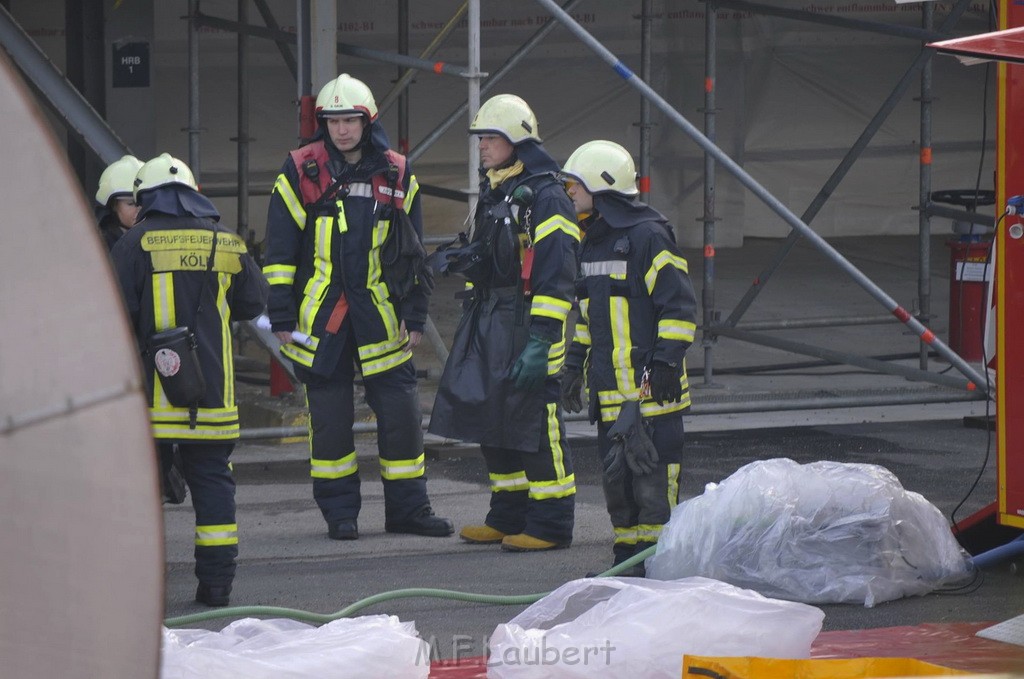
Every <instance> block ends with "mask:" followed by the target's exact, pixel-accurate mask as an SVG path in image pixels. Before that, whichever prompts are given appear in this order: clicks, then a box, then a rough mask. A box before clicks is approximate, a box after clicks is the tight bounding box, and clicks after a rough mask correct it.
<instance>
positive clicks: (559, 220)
mask: <svg viewBox="0 0 1024 679" xmlns="http://www.w3.org/2000/svg"><path fill="white" fill-rule="evenodd" d="M556 231H563V232H565V233H566V234H568V235H569V237H570V238H573V239H575V240H576V241H579V239H580V227H578V226H576V224H575V223H574V222H573V221H571V220H569V219H566V218H565V217H563V216H562V215H554V216H553V217H550V218H548V219H546V220H544V221H543V222H541V223H540V224H538V225H537V228H536V229H534V232H533V234H534V235H533V244H534V245H536V244H537V243H539V242H540V241H541V240H543V239H544V238H546V237H547V236H550V235H551V234H553V233H555V232H556Z"/></svg>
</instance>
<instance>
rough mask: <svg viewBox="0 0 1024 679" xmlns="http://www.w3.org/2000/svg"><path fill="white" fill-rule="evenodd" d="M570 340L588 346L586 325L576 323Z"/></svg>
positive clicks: (589, 342)
mask: <svg viewBox="0 0 1024 679" xmlns="http://www.w3.org/2000/svg"><path fill="white" fill-rule="evenodd" d="M572 339H573V341H574V342H579V343H580V344H583V345H586V346H588V347H589V346H590V344H591V341H590V326H589V325H587V324H586V323H577V324H576V327H575V329H574V330H573V334H572Z"/></svg>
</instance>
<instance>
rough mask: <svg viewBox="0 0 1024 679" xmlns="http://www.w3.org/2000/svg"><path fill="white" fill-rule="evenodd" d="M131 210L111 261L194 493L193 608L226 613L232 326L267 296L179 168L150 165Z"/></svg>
mask: <svg viewBox="0 0 1024 679" xmlns="http://www.w3.org/2000/svg"><path fill="white" fill-rule="evenodd" d="M134 198H135V201H136V202H137V203H138V204H139V221H138V222H137V223H136V225H135V226H133V227H132V228H131V230H129V231H128V232H127V233H126V234H125V235H124V236H122V237H121V239H120V240H118V242H117V244H116V245H115V246H114V249H113V250H112V251H111V253H110V256H111V259H112V260H113V262H114V269H115V271H116V273H117V277H118V281H119V283H120V284H121V290H122V293H123V294H124V298H125V304H126V306H127V309H128V312H129V314H130V316H131V321H132V328H133V330H134V331H135V336H136V338H137V340H138V342H139V345H140V347H143V358H144V365H145V366H146V368H147V372H146V377H147V380H148V384H147V397H148V400H149V408H150V417H151V419H152V422H153V435H154V437H155V438H156V440H157V444H158V448H159V449H160V455H161V460H162V461H165V460H168V459H170V457H171V455H172V448H173V447H174V446H177V448H178V451H179V452H180V455H181V462H182V466H181V471H182V473H183V475H184V477H185V482H186V483H187V484H188V487H189V489H190V490H191V492H192V506H193V508H194V509H195V514H196V529H195V559H196V566H195V573H196V577H197V579H198V580H199V586H198V587H197V589H196V601H198V602H200V603H203V604H206V605H208V606H226V605H227V604H228V602H229V598H230V595H231V585H232V582H233V580H234V576H235V559H236V557H237V555H238V528H237V525H236V524H235V482H234V479H233V478H232V476H231V468H230V466H229V457H230V455H231V452H232V450H233V448H234V444H235V441H236V440H237V439H238V409H237V407H236V405H235V397H234V366H233V359H232V345H231V322H232V321H235V320H248V319H251V318H255V317H256V316H258V315H259V314H260V313H261V312H262V311H263V308H264V306H265V305H266V302H267V291H268V286H267V283H266V281H265V280H264V279H263V276H262V274H261V272H260V269H259V266H258V265H257V264H256V262H255V260H254V259H253V258H252V257H251V256H250V255H249V253H248V251H247V250H246V246H245V242H244V241H243V240H242V239H241V238H239V237H238V236H237V235H236V234H235V233H234V232H233V231H229V230H227V229H225V228H224V227H222V226H220V225H219V224H218V221H219V220H220V215H219V214H218V213H217V209H216V208H215V207H214V206H213V204H212V203H211V202H210V201H209V200H208V199H207V198H206V197H205V196H203V195H202V194H201V193H199V191H198V188H197V187H196V182H195V177H194V176H193V175H192V171H191V170H190V169H189V167H188V166H187V165H186V164H185V163H183V162H182V161H180V160H178V159H177V158H174V157H173V156H171V155H170V154H167V153H164V154H161V155H160V156H158V157H156V158H154V159H152V160H150V161H149V162H147V163H145V164H144V165H143V166H142V167H141V168H139V171H138V174H137V175H136V177H135V182H134ZM214 239H216V240H214ZM165 340H172V341H169V342H166V343H165ZM182 499H183V498H182Z"/></svg>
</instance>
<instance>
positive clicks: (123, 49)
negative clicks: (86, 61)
mask: <svg viewBox="0 0 1024 679" xmlns="http://www.w3.org/2000/svg"><path fill="white" fill-rule="evenodd" d="M113 49H114V56H113V60H112V61H111V64H112V66H113V69H114V77H113V85H114V87H149V43H148V42H126V43H121V44H114V45H113Z"/></svg>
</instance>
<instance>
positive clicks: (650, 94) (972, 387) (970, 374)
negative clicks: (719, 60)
mask: <svg viewBox="0 0 1024 679" xmlns="http://www.w3.org/2000/svg"><path fill="white" fill-rule="evenodd" d="M536 1H537V3H538V4H540V5H541V6H542V7H544V8H545V9H547V10H548V11H549V12H550V13H551V15H552V16H553V17H554V18H555V19H556V20H557V21H558V22H559V23H561V24H562V25H563V26H565V27H566V28H567V29H568V30H569V31H570V32H571V33H572V34H573V35H575V36H576V37H577V38H579V39H580V40H581V41H582V42H583V43H584V44H585V45H586V46H587V47H588V48H589V49H591V50H592V51H593V52H594V53H595V54H597V55H598V56H599V57H600V58H601V59H602V60H603V61H604V62H605V63H606V64H608V66H610V67H611V68H612V70H614V71H615V72H616V73H617V74H618V75H619V76H620V77H621V78H623V79H624V80H625V81H626V82H627V83H628V84H629V85H630V86H632V87H634V88H635V89H637V90H638V91H640V92H641V93H642V94H643V95H644V96H645V97H647V98H649V99H650V100H651V102H652V103H653V104H654V105H655V106H657V107H658V109H659V110H661V111H662V113H664V114H665V116H666V117H667V118H668V119H669V120H671V121H672V122H673V123H675V124H676V125H677V126H678V127H679V128H681V129H682V130H683V131H684V132H685V133H686V134H687V135H688V136H689V137H690V138H691V139H693V140H694V141H695V142H696V143H697V144H698V146H700V147H701V148H703V149H704V150H705V151H707V152H709V153H711V154H712V155H713V156H714V157H715V159H716V161H717V162H718V163H719V164H721V165H722V166H723V167H724V168H725V169H726V170H727V171H728V172H729V173H730V174H732V175H733V176H734V177H736V179H737V180H739V182H740V183H741V184H743V186H745V187H746V188H747V189H748V190H749V191H750V192H751V193H753V194H754V195H755V196H757V197H758V198H759V199H760V200H761V201H762V202H763V203H764V204H765V205H766V206H767V207H768V208H769V209H771V210H772V211H773V212H775V214H777V215H778V216H779V217H781V218H782V219H783V220H784V221H785V222H786V223H787V224H789V226H790V227H791V228H792V229H794V232H799V235H802V236H804V237H805V238H807V239H808V240H809V241H810V242H811V243H812V244H813V245H814V246H815V247H817V248H818V249H819V250H820V251H821V252H822V253H823V254H825V256H826V257H828V258H829V259H830V260H832V262H834V263H835V264H836V265H837V266H838V267H839V268H840V269H842V270H843V271H844V272H845V273H846V274H847V275H848V276H850V277H851V278H852V279H853V280H854V282H856V283H857V285H859V286H860V287H861V288H863V289H864V290H865V291H866V292H867V293H868V294H869V295H871V296H872V297H874V298H875V300H876V301H877V302H878V303H879V304H881V305H882V306H883V307H885V308H886V310H888V311H889V312H890V313H891V314H892V315H893V316H895V317H896V318H897V320H899V321H900V322H902V323H904V324H905V325H907V326H908V327H909V328H910V329H911V330H912V331H913V332H914V334H915V335H916V336H918V337H920V338H921V340H922V341H924V342H925V343H927V344H929V345H931V346H932V347H933V348H934V349H935V350H936V351H937V352H938V353H939V354H940V355H941V356H942V357H943V358H945V359H946V360H947V361H949V363H950V364H952V365H953V366H954V367H956V369H957V370H959V371H960V373H961V374H963V375H964V376H965V377H966V378H967V382H962V381H958V382H957V383H956V384H957V386H958V388H960V389H965V390H967V391H977V392H981V393H983V394H985V395H987V394H988V387H987V385H986V380H985V379H984V378H983V377H982V376H981V375H980V374H978V372H977V371H976V370H975V369H974V368H972V367H971V366H970V365H969V364H968V363H967V362H966V361H964V359H963V358H961V357H960V356H958V355H957V354H956V353H955V352H954V351H952V350H951V349H950V348H949V347H948V346H946V344H945V343H944V342H942V340H940V339H939V338H938V337H936V335H935V333H933V332H932V331H931V330H929V329H928V328H926V327H925V326H923V325H922V324H921V322H920V321H918V320H917V319H916V318H914V317H913V316H912V315H911V314H910V313H908V312H907V311H906V310H905V309H904V308H903V307H901V306H900V305H899V304H898V303H897V302H896V300H894V299H893V298H892V297H890V296H889V295H888V294H887V293H886V292H885V291H884V290H882V289H881V288H879V287H878V286H877V285H875V283H874V282H872V281H871V279H870V278H868V277H867V276H866V275H864V273H863V272H861V271H860V269H858V268H857V267H856V266H854V265H853V264H852V263H851V262H850V261H849V260H847V259H846V258H845V257H843V256H842V255H841V254H840V253H839V252H838V251H836V249H835V248H833V247H832V246H831V245H830V244H829V243H828V242H827V241H825V239H824V238H822V237H821V236H819V235H818V234H817V233H815V232H814V230H813V229H811V228H810V227H809V226H807V224H806V223H804V222H803V221H802V220H801V219H800V218H799V217H797V216H796V215H795V214H794V213H793V212H792V211H791V210H790V209H789V208H787V207H786V206H785V205H784V204H783V203H782V202H781V201H779V200H778V199H777V198H776V197H775V196H773V195H772V194H771V193H770V192H769V191H768V190H767V189H765V188H764V187H763V186H761V185H760V184H759V183H758V182H757V180H755V179H754V178H753V177H752V176H750V174H749V173H748V172H747V171H746V170H744V169H743V168H742V167H740V165H739V164H737V163H736V161H734V160H733V159H732V158H730V157H729V156H728V154H726V153H725V152H724V151H722V150H721V149H720V148H718V146H717V145H715V144H714V143H712V142H711V141H709V140H708V138H707V137H705V136H704V135H703V134H702V133H701V132H700V130H698V129H697V128H696V127H694V126H693V124H692V123H690V121H689V120H687V119H686V118H685V117H684V116H683V115H682V114H680V113H679V112H678V111H676V110H675V109H674V108H673V107H672V106H671V105H670V104H669V103H668V102H666V101H665V100H664V99H663V98H662V97H661V95H659V94H658V93H657V92H655V91H654V90H653V89H651V87H650V86H649V85H648V84H647V83H645V82H643V81H642V80H640V79H639V78H638V77H637V76H636V74H635V73H633V72H632V71H631V70H630V69H629V67H627V66H626V65H625V64H624V63H623V62H622V61H621V60H620V59H619V58H618V57H616V56H615V54H613V53H612V52H611V51H609V50H608V49H607V48H606V47H604V45H602V44H601V43H600V42H599V41H598V40H597V39H596V38H594V37H593V36H592V35H590V33H588V32H587V31H586V29H584V28H583V27H582V26H580V25H579V24H578V23H577V22H576V21H575V20H574V19H573V18H572V17H571V16H569V14H567V13H566V12H565V11H564V10H562V9H561V8H560V7H559V6H558V4H557V3H556V2H554V0H536ZM969 3H970V0H960V2H959V3H958V4H957V6H956V8H954V10H953V12H952V13H951V14H950V16H949V17H948V18H947V22H949V21H950V20H952V21H955V20H956V18H959V15H960V14H962V12H963V11H964V10H965V9H966V8H967V6H968V5H969ZM957 10H959V12H958V11H957ZM922 63H923V61H922Z"/></svg>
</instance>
